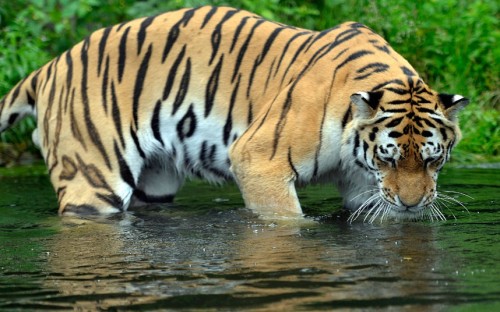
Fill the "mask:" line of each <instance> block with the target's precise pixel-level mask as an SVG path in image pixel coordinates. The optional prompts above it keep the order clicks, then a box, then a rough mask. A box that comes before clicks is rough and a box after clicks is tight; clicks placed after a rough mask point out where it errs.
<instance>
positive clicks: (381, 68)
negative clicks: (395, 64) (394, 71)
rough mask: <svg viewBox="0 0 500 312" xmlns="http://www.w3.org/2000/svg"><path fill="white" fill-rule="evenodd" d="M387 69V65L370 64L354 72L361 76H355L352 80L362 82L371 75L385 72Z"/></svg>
mask: <svg viewBox="0 0 500 312" xmlns="http://www.w3.org/2000/svg"><path fill="white" fill-rule="evenodd" d="M387 69H389V65H387V64H384V63H378V62H376V63H370V64H368V65H365V66H363V67H362V68H360V69H358V70H357V71H356V73H358V74H362V75H358V76H356V77H355V78H354V80H363V79H366V78H368V77H370V76H371V75H373V74H376V73H383V72H386V71H387Z"/></svg>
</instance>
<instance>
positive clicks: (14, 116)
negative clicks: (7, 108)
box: [7, 113, 19, 126]
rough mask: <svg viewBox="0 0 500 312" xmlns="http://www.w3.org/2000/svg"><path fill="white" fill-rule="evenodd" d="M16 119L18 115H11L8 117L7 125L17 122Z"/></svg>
mask: <svg viewBox="0 0 500 312" xmlns="http://www.w3.org/2000/svg"><path fill="white" fill-rule="evenodd" d="M17 117H19V114H18V113H12V114H11V115H10V116H9V120H8V121H7V123H8V124H9V126H10V125H12V124H14V123H15V122H16V120H17Z"/></svg>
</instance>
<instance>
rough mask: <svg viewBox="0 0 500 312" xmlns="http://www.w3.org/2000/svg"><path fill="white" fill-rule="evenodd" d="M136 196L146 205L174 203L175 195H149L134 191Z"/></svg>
mask: <svg viewBox="0 0 500 312" xmlns="http://www.w3.org/2000/svg"><path fill="white" fill-rule="evenodd" d="M134 196H135V197H136V198H137V199H139V200H140V201H142V202H144V203H172V202H173V201H174V197H175V195H149V194H146V193H145V192H144V191H142V190H134Z"/></svg>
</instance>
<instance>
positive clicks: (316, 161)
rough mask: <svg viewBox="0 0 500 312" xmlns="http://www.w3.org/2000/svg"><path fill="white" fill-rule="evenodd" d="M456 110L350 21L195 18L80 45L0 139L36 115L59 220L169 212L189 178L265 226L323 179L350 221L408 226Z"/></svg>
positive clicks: (194, 13) (30, 94) (3, 110)
mask: <svg viewBox="0 0 500 312" xmlns="http://www.w3.org/2000/svg"><path fill="white" fill-rule="evenodd" d="M466 103H467V100H466V99H464V98H463V97H461V96H458V95H444V94H441V95H440V94H438V93H436V92H435V91H433V90H431V89H430V88H429V87H428V86H427V85H426V84H425V83H424V82H423V81H422V79H421V78H420V77H419V76H418V74H417V73H416V71H415V70H414V69H413V68H412V67H411V65H410V64H409V63H408V62H407V61H406V60H405V59H404V58H402V57H401V56H400V55H399V54H397V53H396V52H394V50H393V49H392V48H391V47H390V46H389V45H388V44H387V42H386V41H385V40H384V39H382V38H381V37H380V36H378V35H377V34H375V33H373V32H372V31H371V30H370V29H369V28H367V27H366V26H364V25H361V24H359V23H354V22H348V23H344V24H342V25H339V26H337V27H334V28H331V29H328V30H325V31H322V32H315V31H310V30H304V29H299V28H295V27H291V26H287V25H283V24H279V23H275V22H271V21H267V20H265V19H263V18H261V17H259V16H256V15H254V14H251V13H249V12H246V11H241V10H236V9H232V8H225V7H200V8H195V9H183V10H179V11H175V12H169V13H165V14H162V15H157V16H152V17H148V18H143V19H137V20H134V21H131V22H126V23H122V24H119V25H115V26H112V27H108V28H106V29H101V30H98V31H96V32H94V33H93V34H91V35H90V36H89V37H88V38H86V39H85V40H84V41H82V42H80V43H78V44H77V45H75V46H74V47H73V48H71V49H70V50H68V51H67V52H65V53H63V54H62V55H60V56H59V57H57V58H55V59H54V60H52V61H51V62H49V63H48V64H46V65H45V66H43V67H42V68H40V69H39V70H37V71H35V72H34V73H32V74H31V75H29V76H28V77H27V78H26V79H24V80H23V81H21V82H20V83H19V84H18V85H17V86H16V87H14V89H13V90H12V91H11V92H9V93H8V94H7V95H6V96H5V97H4V98H3V100H2V101H1V102H0V130H4V129H5V128H7V127H8V126H10V125H12V124H13V123H15V122H16V121H18V120H19V119H21V118H22V117H23V116H25V115H29V114H31V115H34V116H36V120H37V126H38V129H37V130H36V131H35V132H34V134H33V139H34V141H35V142H36V143H37V144H38V145H39V146H40V149H41V152H42V154H43V157H44V159H45V161H46V164H47V167H48V171H49V174H50V178H51V182H52V184H53V185H54V189H55V191H56V193H57V197H58V200H59V212H60V213H61V214H88V213H90V214H95V213H98V214H103V213H104V214H105V213H113V212H120V211H124V210H126V209H127V208H128V207H129V206H130V205H131V204H140V203H144V202H146V203H148V202H169V201H172V200H173V198H174V196H175V193H176V192H177V191H178V189H179V188H180V187H181V186H182V184H183V182H184V179H185V178H186V177H189V176H199V177H202V178H204V179H207V180H209V181H212V182H221V181H224V180H227V179H232V178H234V179H235V180H236V182H237V183H238V185H239V187H240V189H241V191H242V194H243V197H244V199H245V203H246V205H247V207H249V208H252V209H254V210H255V211H256V212H258V213H261V214H264V215H300V214H301V213H302V210H301V207H300V204H299V201H298V198H297V195H296V191H295V185H296V184H297V183H301V184H304V183H309V182H312V181H325V180H326V181H330V182H335V183H337V185H338V187H339V189H340V190H341V191H342V193H343V194H344V199H345V206H346V207H347V208H349V209H351V210H353V211H355V210H356V209H358V208H360V207H363V206H364V207H365V208H366V207H377V205H378V206H381V205H382V203H384V209H385V208H387V207H388V208H387V210H388V211H390V213H391V214H392V215H394V216H396V217H415V216H417V215H418V214H421V213H422V211H425V210H426V209H427V208H428V207H429V206H430V205H432V201H433V200H434V197H435V196H436V187H435V183H436V178H437V172H438V171H439V169H440V168H441V166H442V165H443V164H444V162H445V161H446V160H447V159H448V158H449V154H450V151H451V149H452V147H453V146H454V145H455V144H456V143H457V142H458V140H459V138H460V131H459V129H458V126H457V118H456V115H457V112H458V111H459V110H460V109H461V108H462V107H463V106H465V104H466ZM357 213H359V211H357Z"/></svg>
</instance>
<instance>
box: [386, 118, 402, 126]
mask: <svg viewBox="0 0 500 312" xmlns="http://www.w3.org/2000/svg"><path fill="white" fill-rule="evenodd" d="M403 119H404V116H403V117H399V118H395V119H393V120H392V121H390V122H389V123H387V124H386V125H385V126H386V127H387V128H393V127H396V126H397V125H399V124H400V123H401V122H402V121H403Z"/></svg>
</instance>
